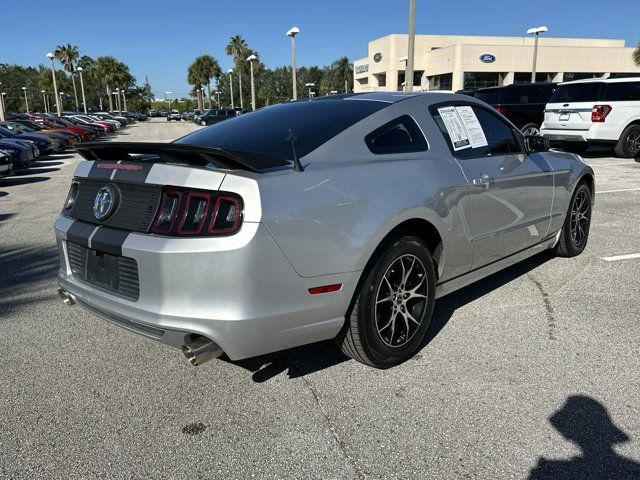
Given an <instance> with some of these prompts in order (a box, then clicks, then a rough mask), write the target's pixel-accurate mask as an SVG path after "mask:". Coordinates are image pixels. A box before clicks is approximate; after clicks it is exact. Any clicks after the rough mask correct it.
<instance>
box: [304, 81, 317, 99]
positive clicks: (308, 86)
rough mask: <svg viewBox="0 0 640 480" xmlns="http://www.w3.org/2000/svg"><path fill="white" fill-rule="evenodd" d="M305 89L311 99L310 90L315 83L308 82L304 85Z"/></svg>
mask: <svg viewBox="0 0 640 480" xmlns="http://www.w3.org/2000/svg"><path fill="white" fill-rule="evenodd" d="M304 86H305V87H307V88H308V89H309V98H311V89H312V88H313V87H315V86H316V84H315V83H312V82H309V83H305V84H304Z"/></svg>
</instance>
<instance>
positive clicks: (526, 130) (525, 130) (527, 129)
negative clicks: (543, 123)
mask: <svg viewBox="0 0 640 480" xmlns="http://www.w3.org/2000/svg"><path fill="white" fill-rule="evenodd" d="M533 130H535V132H533ZM520 131H521V132H522V134H523V135H540V125H536V124H535V123H527V124H526V125H525V126H524V127H522V128H521V129H520Z"/></svg>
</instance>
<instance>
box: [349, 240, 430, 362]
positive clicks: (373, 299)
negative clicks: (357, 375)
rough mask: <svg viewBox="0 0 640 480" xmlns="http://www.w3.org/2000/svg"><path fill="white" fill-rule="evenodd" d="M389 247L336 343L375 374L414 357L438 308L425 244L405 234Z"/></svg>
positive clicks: (366, 279) (370, 274)
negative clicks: (434, 308)
mask: <svg viewBox="0 0 640 480" xmlns="http://www.w3.org/2000/svg"><path fill="white" fill-rule="evenodd" d="M387 245H388V246H387V248H386V249H385V250H384V251H382V252H381V253H380V255H378V256H377V257H374V259H373V260H372V262H371V264H370V265H369V267H368V268H367V269H366V270H365V273H364V275H366V276H365V277H363V279H362V281H361V285H360V286H359V289H358V291H357V292H356V296H355V298H354V301H353V304H352V307H351V309H350V311H349V312H347V315H346V321H345V325H344V327H343V328H342V330H341V331H340V333H339V334H338V336H337V337H336V340H337V342H338V345H339V346H340V348H341V349H342V351H343V352H344V354H345V355H347V356H349V357H351V358H353V359H354V360H357V361H359V362H361V363H364V364H366V365H370V366H372V367H376V368H389V367H393V366H394V365H398V364H400V363H402V362H404V361H406V360H407V359H409V358H411V357H412V356H413V354H414V353H415V352H416V350H417V349H418V348H419V346H420V344H421V342H422V340H423V339H424V335H425V332H426V331H427V328H428V327H429V323H430V321H431V315H432V313H433V305H434V302H435V286H436V272H435V267H434V265H433V260H432V258H431V253H430V252H429V249H428V248H427V246H426V245H425V243H424V242H423V241H422V240H421V239H420V238H417V237H415V236H413V235H410V234H405V235H398V236H397V237H395V238H394V239H392V240H390V241H389V243H388V244H387ZM407 272H408V273H407ZM403 273H407V275H406V277H405V275H404V274H403ZM394 288H395V289H397V290H393V289H394ZM409 292H413V293H409ZM378 305H379V306H378ZM396 312H397V313H396ZM409 318H413V319H414V320H413V321H410V320H409ZM394 319H395V320H394ZM385 325H386V326H385ZM396 327H397V333H396Z"/></svg>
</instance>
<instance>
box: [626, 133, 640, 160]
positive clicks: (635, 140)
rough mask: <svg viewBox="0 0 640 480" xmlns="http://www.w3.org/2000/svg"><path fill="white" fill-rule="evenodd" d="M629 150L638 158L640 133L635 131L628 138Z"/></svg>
mask: <svg viewBox="0 0 640 480" xmlns="http://www.w3.org/2000/svg"><path fill="white" fill-rule="evenodd" d="M626 143H627V150H629V153H630V154H631V155H633V156H636V155H637V154H638V152H640V131H639V130H634V131H632V132H631V133H630V134H629V136H628V137H627V142H626Z"/></svg>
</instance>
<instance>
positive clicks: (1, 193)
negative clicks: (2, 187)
mask: <svg viewBox="0 0 640 480" xmlns="http://www.w3.org/2000/svg"><path fill="white" fill-rule="evenodd" d="M0 181H1V179H0ZM7 195H9V192H0V198H2V197H6V196H7Z"/></svg>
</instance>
